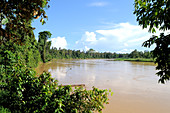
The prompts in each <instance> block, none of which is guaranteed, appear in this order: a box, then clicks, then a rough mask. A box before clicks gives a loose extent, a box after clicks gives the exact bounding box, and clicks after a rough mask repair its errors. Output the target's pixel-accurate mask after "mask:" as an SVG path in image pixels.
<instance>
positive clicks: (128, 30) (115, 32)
mask: <svg viewBox="0 0 170 113" xmlns="http://www.w3.org/2000/svg"><path fill="white" fill-rule="evenodd" d="M96 32H97V33H99V34H102V35H104V36H106V37H116V38H117V39H118V41H119V42H123V41H126V40H128V39H130V38H132V37H134V36H136V38H137V36H139V35H141V34H145V33H146V32H147V31H146V30H142V28H141V27H140V26H136V25H131V24H129V23H120V24H116V25H114V26H113V29H109V30H96Z"/></svg>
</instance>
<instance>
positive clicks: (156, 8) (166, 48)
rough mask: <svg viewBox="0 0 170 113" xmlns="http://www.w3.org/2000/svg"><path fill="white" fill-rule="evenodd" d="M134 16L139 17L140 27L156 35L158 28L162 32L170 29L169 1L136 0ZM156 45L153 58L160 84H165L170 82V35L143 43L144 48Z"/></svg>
mask: <svg viewBox="0 0 170 113" xmlns="http://www.w3.org/2000/svg"><path fill="white" fill-rule="evenodd" d="M134 5H135V11H134V14H135V15H136V16H137V21H138V22H139V25H141V26H142V27H143V28H147V27H149V32H152V33H155V32H156V28H157V29H159V30H160V31H167V30H169V29H170V16H169V15H170V7H169V6H170V1H169V0H135V4H134ZM153 44H156V47H155V49H154V50H153V58H154V59H155V63H157V64H158V65H157V67H156V69H157V70H160V71H159V72H158V73H157V75H158V76H159V77H160V79H159V82H161V83H165V81H167V80H170V34H165V33H161V34H160V36H154V35H153V36H152V37H151V38H150V39H149V40H147V41H145V42H144V43H143V46H144V47H151V45H153Z"/></svg>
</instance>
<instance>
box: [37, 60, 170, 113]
mask: <svg viewBox="0 0 170 113" xmlns="http://www.w3.org/2000/svg"><path fill="white" fill-rule="evenodd" d="M36 70H37V72H38V73H42V72H43V71H48V72H51V74H52V77H54V78H55V79H57V80H58V81H59V84H63V85H69V84H73V85H75V84H85V85H86V88H87V89H90V88H91V87H92V86H95V87H97V88H101V89H112V91H113V92H114V95H113V96H111V97H109V98H110V104H109V105H107V106H106V108H105V109H104V110H103V113H170V82H167V83H166V84H158V79H159V78H158V77H157V76H156V75H155V73H156V72H157V71H156V70H155V64H154V63H150V62H129V61H113V60H106V59H92V60H89V59H88V60H54V61H52V62H49V63H46V64H41V65H40V66H39V67H38V68H37V69H36Z"/></svg>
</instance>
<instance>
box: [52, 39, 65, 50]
mask: <svg viewBox="0 0 170 113" xmlns="http://www.w3.org/2000/svg"><path fill="white" fill-rule="evenodd" d="M51 41H52V47H56V48H58V49H59V48H60V47H61V49H63V48H67V41H66V39H65V37H57V38H51Z"/></svg>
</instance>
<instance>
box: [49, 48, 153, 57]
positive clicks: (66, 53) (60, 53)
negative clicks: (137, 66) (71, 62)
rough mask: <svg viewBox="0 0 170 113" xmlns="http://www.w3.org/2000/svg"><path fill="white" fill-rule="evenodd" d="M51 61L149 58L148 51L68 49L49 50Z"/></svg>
mask: <svg viewBox="0 0 170 113" xmlns="http://www.w3.org/2000/svg"><path fill="white" fill-rule="evenodd" d="M49 56H50V57H51V59H53V58H57V59H62V58H66V59H70V58H73V59H86V58H108V59H110V58H151V53H150V52H149V51H144V52H142V51H137V50H136V49H135V50H134V51H132V52H131V53H130V54H129V53H111V52H96V51H95V50H93V49H90V50H88V51H86V52H85V51H80V50H70V49H68V50H67V49H57V48H55V47H54V48H51V49H50V51H49Z"/></svg>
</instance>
